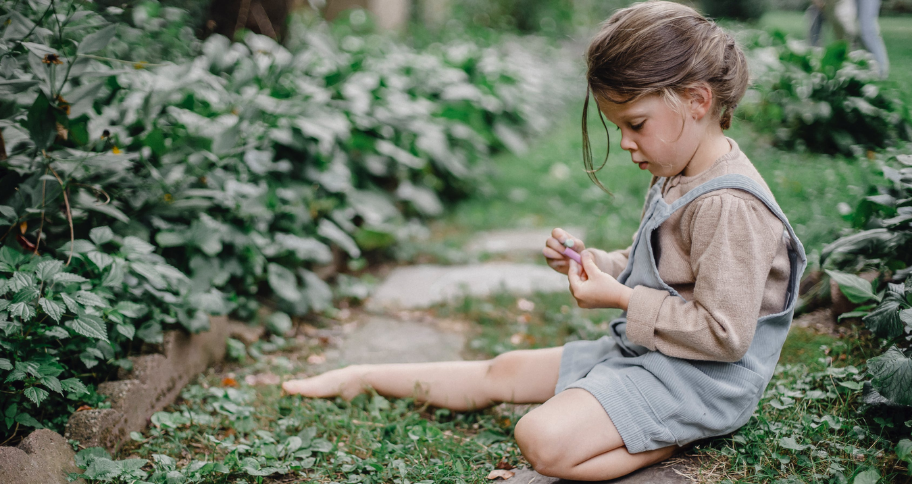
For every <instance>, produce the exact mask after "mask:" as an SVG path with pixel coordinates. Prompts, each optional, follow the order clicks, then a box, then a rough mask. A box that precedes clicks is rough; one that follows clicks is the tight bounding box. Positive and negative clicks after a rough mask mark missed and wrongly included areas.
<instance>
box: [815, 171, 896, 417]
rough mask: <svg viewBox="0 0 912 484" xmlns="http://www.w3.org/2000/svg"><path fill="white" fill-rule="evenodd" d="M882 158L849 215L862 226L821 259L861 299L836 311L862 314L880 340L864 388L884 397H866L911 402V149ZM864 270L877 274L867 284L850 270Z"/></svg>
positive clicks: (852, 295)
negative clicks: (872, 186)
mask: <svg viewBox="0 0 912 484" xmlns="http://www.w3.org/2000/svg"><path fill="white" fill-rule="evenodd" d="M886 162H887V164H886V165H885V166H884V167H883V172H884V177H885V178H886V180H885V181H886V183H885V184H884V185H883V186H881V187H879V188H878V192H879V193H877V194H875V195H871V196H869V197H867V199H866V200H864V201H863V202H862V203H861V204H860V206H859V207H858V208H857V209H856V210H855V212H854V213H853V214H851V215H850V216H851V217H852V218H853V222H854V223H855V224H856V225H857V226H859V227H865V228H866V229H867V230H863V231H861V232H858V233H854V234H851V235H847V236H845V237H842V238H840V239H838V240H836V241H834V242H833V243H832V244H830V245H828V246H826V247H825V248H824V249H823V251H822V253H821V264H822V265H823V267H825V268H826V267H831V268H833V269H839V271H835V270H831V271H828V273H829V274H830V276H831V277H833V278H834V279H835V281H836V282H837V283H838V284H839V287H840V289H841V290H842V292H843V293H844V294H845V295H846V297H847V298H848V299H849V300H850V301H852V302H853V303H856V304H862V306H861V307H859V308H858V309H857V310H855V311H853V312H851V313H846V314H843V315H841V316H840V317H841V318H847V317H861V318H862V321H863V322H864V324H865V326H866V327H867V328H868V329H870V330H871V332H872V333H874V334H875V335H876V336H878V337H879V338H881V339H882V340H883V345H882V349H881V350H880V353H881V354H879V355H878V356H875V357H873V358H871V359H869V360H868V372H869V373H870V374H871V376H872V380H871V389H870V390H869V393H875V394H877V395H880V396H882V397H883V398H871V397H870V395H869V397H868V399H867V400H868V401H869V402H883V401H884V400H883V399H886V402H892V403H893V404H895V405H902V406H912V386H910V385H909V382H910V381H912V337H910V334H912V277H910V274H912V155H903V154H899V155H891V156H890V157H888V159H887V160H886ZM891 164H894V166H895V164H898V165H900V168H899V169H897V168H893V167H891V166H890V165H891ZM867 270H875V271H877V272H878V273H879V274H881V277H880V278H878V279H877V280H875V281H874V283H873V284H872V283H870V282H868V281H866V280H864V279H862V278H860V277H858V276H854V275H853V273H856V272H861V271H867ZM884 282H887V283H886V284H883V283H884ZM881 285H885V286H886V287H884V288H883V289H881ZM884 349H885V351H884Z"/></svg>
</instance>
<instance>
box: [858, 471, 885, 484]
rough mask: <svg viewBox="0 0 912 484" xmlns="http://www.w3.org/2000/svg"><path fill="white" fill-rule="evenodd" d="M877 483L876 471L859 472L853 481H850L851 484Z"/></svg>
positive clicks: (878, 474)
mask: <svg viewBox="0 0 912 484" xmlns="http://www.w3.org/2000/svg"><path fill="white" fill-rule="evenodd" d="M878 481H880V473H879V472H877V469H868V470H866V471H864V472H859V473H858V474H857V475H856V476H855V479H852V484H877V482H878Z"/></svg>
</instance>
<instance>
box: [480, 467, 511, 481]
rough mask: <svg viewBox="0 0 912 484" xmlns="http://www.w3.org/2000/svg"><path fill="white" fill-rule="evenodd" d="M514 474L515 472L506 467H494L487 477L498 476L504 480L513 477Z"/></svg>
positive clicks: (493, 477)
mask: <svg viewBox="0 0 912 484" xmlns="http://www.w3.org/2000/svg"><path fill="white" fill-rule="evenodd" d="M515 474H516V473H515V472H512V471H508V470H506V469H496V470H493V471H491V473H490V474H488V477H487V478H488V479H491V480H493V479H497V478H498V477H499V478H501V479H504V480H506V479H509V478H511V477H513V476H514V475H515Z"/></svg>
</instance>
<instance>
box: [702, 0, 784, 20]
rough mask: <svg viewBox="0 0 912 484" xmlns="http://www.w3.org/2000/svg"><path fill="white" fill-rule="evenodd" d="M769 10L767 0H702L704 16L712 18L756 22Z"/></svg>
mask: <svg viewBox="0 0 912 484" xmlns="http://www.w3.org/2000/svg"><path fill="white" fill-rule="evenodd" d="M767 8H768V5H767V1H766V0H701V2H700V10H701V11H702V12H703V15H706V16H707V17H712V18H726V19H734V20H745V21H756V20H759V19H760V17H762V16H763V14H764V13H765V12H766V10H767Z"/></svg>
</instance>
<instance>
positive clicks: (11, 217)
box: [0, 205, 19, 224]
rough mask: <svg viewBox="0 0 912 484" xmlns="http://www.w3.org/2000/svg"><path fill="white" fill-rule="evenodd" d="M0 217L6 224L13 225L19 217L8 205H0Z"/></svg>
mask: <svg viewBox="0 0 912 484" xmlns="http://www.w3.org/2000/svg"><path fill="white" fill-rule="evenodd" d="M0 215H2V216H3V218H4V219H5V223H6V224H13V223H15V222H16V221H18V220H19V216H18V215H16V211H15V210H13V207H10V206H9V205H0Z"/></svg>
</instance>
